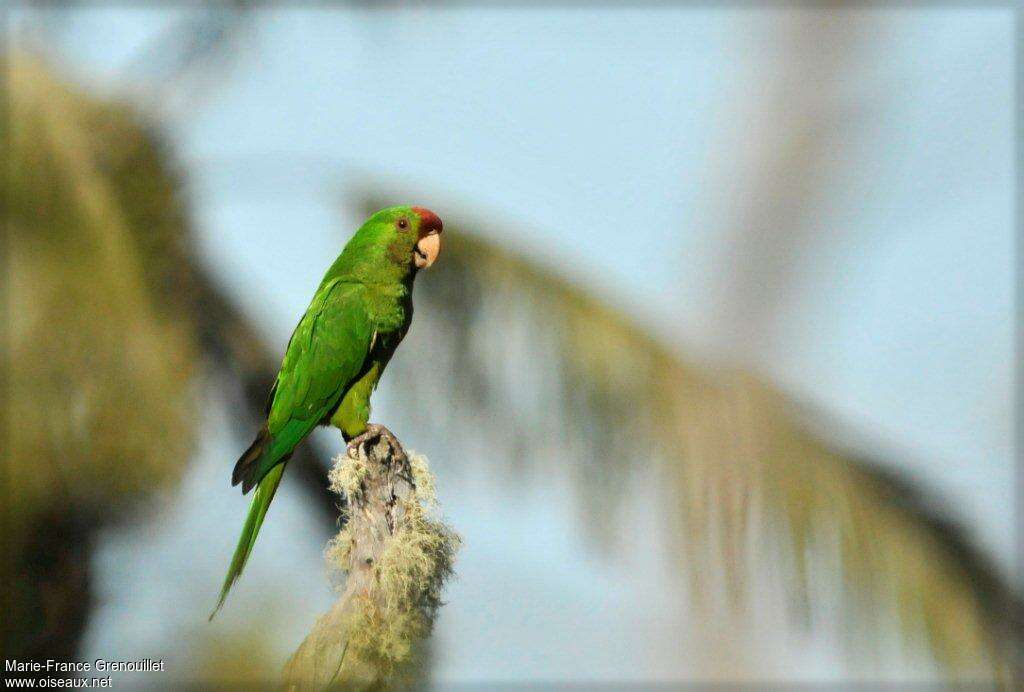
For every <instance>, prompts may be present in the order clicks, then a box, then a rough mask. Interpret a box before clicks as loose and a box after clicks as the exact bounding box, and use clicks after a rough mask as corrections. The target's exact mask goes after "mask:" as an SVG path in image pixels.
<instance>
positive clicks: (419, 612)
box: [285, 455, 461, 688]
mask: <svg viewBox="0 0 1024 692" xmlns="http://www.w3.org/2000/svg"><path fill="white" fill-rule="evenodd" d="M368 463H373V462H368V461H367V460H366V459H364V458H362V457H359V458H353V457H351V456H342V457H339V458H338V460H337V462H336V464H335V467H334V469H333V470H332V471H331V474H330V479H331V488H332V489H333V490H335V491H336V492H339V493H343V494H344V495H345V497H346V498H347V499H348V502H349V508H350V509H352V510H353V511H355V512H358V514H357V515H356V517H355V518H354V519H353V521H355V522H363V521H371V520H369V519H367V517H369V516H371V515H372V516H376V517H378V518H380V517H383V516H384V514H385V513H386V514H387V516H390V517H392V518H394V520H395V523H394V525H393V526H391V525H389V529H390V531H387V530H385V529H382V528H381V524H376V525H374V526H375V527H376V528H377V529H380V530H382V531H384V532H385V533H387V534H388V535H387V536H386V537H385V538H384V540H383V542H382V544H381V543H376V540H377V539H376V538H375V536H376V535H377V534H376V533H374V532H370V533H367V530H366V527H367V526H368V525H370V524H363V525H362V528H355V529H353V525H352V523H353V521H350V522H349V523H348V524H346V526H345V527H343V528H342V529H341V531H339V532H338V535H337V536H335V537H334V538H333V539H332V540H331V541H330V543H328V546H327V549H326V551H325V557H326V560H327V562H328V564H329V566H330V567H331V569H332V570H333V571H335V572H337V573H341V574H344V575H346V576H347V579H346V582H345V584H344V587H343V589H342V594H341V596H340V598H339V600H338V602H337V603H336V604H335V606H334V607H333V608H332V610H331V611H330V612H329V613H328V614H327V615H325V616H323V617H322V618H321V619H320V620H319V621H318V622H317V624H316V626H315V627H314V629H313V631H312V632H311V633H310V635H309V636H308V637H307V638H306V641H305V642H303V644H302V646H301V647H300V648H299V650H298V651H297V652H296V654H295V656H293V658H292V660H291V661H290V662H289V664H288V667H287V668H286V671H285V675H286V678H287V679H288V682H289V686H291V687H293V688H294V687H301V688H305V687H323V686H325V685H344V686H346V687H366V686H379V685H381V684H394V683H398V682H409V681H410V677H411V674H412V673H413V671H415V670H416V665H415V664H416V663H417V662H418V658H419V656H418V653H419V652H420V651H421V650H422V643H423V642H424V640H425V638H426V637H427V636H428V635H429V634H430V631H431V629H432V627H433V623H434V619H435V617H436V615H437V610H438V608H439V607H440V606H441V605H442V601H441V590H442V587H443V585H444V583H445V581H446V580H447V579H448V578H449V577H450V576H451V575H452V564H453V561H454V558H455V553H456V551H457V550H458V548H459V545H460V543H461V540H460V539H459V537H458V536H457V535H456V534H455V532H454V531H452V529H451V528H449V527H448V526H447V525H445V524H444V523H443V522H442V521H441V520H440V519H439V518H437V517H436V516H432V515H433V513H434V512H436V508H437V502H436V495H435V491H434V487H435V486H434V478H433V475H432V474H431V473H430V469H429V466H428V463H427V460H426V458H425V457H423V456H421V455H410V457H409V464H410V468H409V471H411V477H412V479H413V486H412V489H411V491H409V492H405V490H408V489H409V485H408V476H407V475H404V474H402V475H401V478H400V479H397V480H395V479H391V480H389V481H387V482H385V485H384V487H385V488H387V489H388V491H395V495H392V496H391V497H392V500H393V501H394V504H393V505H391V506H389V507H388V508H385V507H384V506H383V505H384V504H386V502H384V501H377V504H374V501H373V500H372V499H371V498H372V497H375V496H376V493H377V491H373V492H372V493H368V492H367V484H368V483H369V484H370V485H371V486H372V485H373V482H374V480H373V478H370V474H371V473H373V470H372V469H370V468H369V466H368ZM380 482H381V481H380V479H379V478H378V479H377V483H378V484H379V483H380ZM403 483H404V484H405V485H402V484H403ZM398 486H400V487H398ZM378 487H379V486H378ZM396 487H398V489H397V490H396ZM385 494H387V493H385ZM396 496H398V499H395V497H396ZM357 498H358V499H357ZM381 521H383V520H381ZM371 524H372V522H371ZM357 536H363V537H367V536H374V537H370V538H366V540H368V541H369V542H370V543H372V544H373V545H374V546H375V547H374V548H373V550H371V551H370V552H371V553H373V556H374V558H375V560H367V561H366V562H365V563H363V562H361V561H362V560H364V559H365V558H366V556H367V555H368V552H367V546H364V545H357V543H356V541H357ZM356 563H360V564H359V565H358V567H359V569H357V564H356Z"/></svg>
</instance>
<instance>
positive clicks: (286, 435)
mask: <svg viewBox="0 0 1024 692" xmlns="http://www.w3.org/2000/svg"><path fill="white" fill-rule="evenodd" d="M441 230H442V223H441V219H439V218H438V217H437V215H436V214H434V212H432V211H430V210H428V209H424V208H422V207H390V208H388V209H382V210H381V211H378V212H377V213H376V214H374V215H373V216H371V217H370V218H369V219H368V220H367V221H366V223H364V224H363V225H362V227H361V228H360V229H359V230H358V231H356V234H355V235H354V236H352V238H351V240H349V242H348V244H347V245H345V249H344V250H342V253H341V255H339V257H338V259H337V260H336V261H335V262H334V264H332V265H331V267H330V269H328V270H327V273H326V274H325V275H324V278H323V281H321V282H320V287H319V288H317V290H316V294H315V295H314V296H313V300H312V302H311V303H310V304H309V308H307V310H306V314H305V315H303V316H302V319H301V320H300V321H299V324H298V326H297V327H296V328H295V332H294V333H293V334H292V337H291V340H290V341H289V342H288V348H287V350H286V351H285V356H284V361H283V362H282V363H281V370H280V372H279V373H278V375H277V380H276V381H275V382H274V385H273V387H271V389H270V397H269V399H268V401H267V421H266V423H265V424H264V425H263V427H262V428H261V429H260V431H259V432H258V433H257V435H256V439H255V440H254V441H253V443H252V445H250V446H249V448H248V449H247V450H246V451H245V453H244V454H242V456H241V457H240V458H239V459H238V462H237V463H236V464H235V469H234V472H233V473H232V474H231V483H232V485H239V484H241V486H242V492H243V493H248V492H249V491H250V490H252V489H253V488H256V492H255V493H253V498H252V504H251V505H250V507H249V514H248V516H247V517H246V520H245V525H244V526H243V528H242V535H241V537H240V538H239V540H238V547H237V548H235V553H234V556H233V557H232V558H231V565H230V567H229V568H228V574H227V577H226V578H225V580H224V586H223V587H222V588H221V592H220V598H219V600H218V602H217V606H216V608H214V610H213V613H211V614H210V618H211V619H212V618H213V615H214V614H216V612H217V611H218V610H219V609H220V607H221V606H222V605H223V604H224V599H225V598H226V597H227V595H228V591H229V590H230V589H231V586H232V585H233V584H234V583H235V581H236V580H237V579H238V577H239V576H240V575H241V573H242V569H243V568H244V567H245V563H246V560H247V559H248V558H249V554H250V553H251V552H252V548H253V544H254V543H255V542H256V535H257V534H258V533H259V530H260V526H261V525H262V524H263V519H264V517H266V514H267V508H268V507H269V506H270V502H271V500H273V499H274V493H275V491H276V490H277V486H278V484H279V483H280V482H281V475H282V474H283V473H284V467H285V465H286V464H287V462H288V459H289V458H290V457H291V454H292V450H294V449H295V446H296V445H298V444H299V442H301V441H302V440H303V439H304V438H305V437H306V436H307V435H309V433H310V432H312V431H313V428H315V427H316V426H317V425H328V424H329V425H333V426H335V427H336V428H338V429H340V430H341V434H342V435H343V436H344V438H345V440H346V441H349V442H351V441H352V440H353V439H354V438H356V437H357V436H359V435H361V434H362V433H364V432H365V431H366V428H367V423H368V421H369V418H370V394H371V393H372V392H373V390H374V389H375V388H376V386H377V382H378V380H379V379H380V376H381V373H383V372H384V368H385V367H386V366H387V364H388V361H389V360H390V359H391V356H392V355H393V354H394V352H395V349H396V348H397V347H398V344H399V343H400V342H401V341H402V337H404V336H405V333H406V331H407V330H408V329H409V323H410V321H411V320H412V285H413V280H414V279H415V278H416V273H417V272H418V271H419V270H420V269H426V268H427V267H429V266H430V265H432V264H433V263H434V261H435V260H436V259H437V256H438V254H439V253H440V251H441Z"/></svg>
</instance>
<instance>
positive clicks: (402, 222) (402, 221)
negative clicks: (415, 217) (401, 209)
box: [398, 217, 409, 230]
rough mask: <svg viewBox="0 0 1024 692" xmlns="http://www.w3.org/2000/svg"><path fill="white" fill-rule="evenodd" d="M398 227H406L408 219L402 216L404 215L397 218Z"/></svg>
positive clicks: (403, 228)
mask: <svg viewBox="0 0 1024 692" xmlns="http://www.w3.org/2000/svg"><path fill="white" fill-rule="evenodd" d="M398 227H399V228H401V229H402V230H405V229H406V228H408V227H409V220H408V219H406V218H404V217H403V218H401V219H399V220H398Z"/></svg>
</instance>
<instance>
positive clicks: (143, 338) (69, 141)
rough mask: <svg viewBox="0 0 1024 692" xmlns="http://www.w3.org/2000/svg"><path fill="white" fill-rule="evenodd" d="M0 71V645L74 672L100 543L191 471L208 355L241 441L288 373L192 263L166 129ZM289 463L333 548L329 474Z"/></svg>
mask: <svg viewBox="0 0 1024 692" xmlns="http://www.w3.org/2000/svg"><path fill="white" fill-rule="evenodd" d="M4 69H5V74H6V75H7V77H8V78H7V82H6V84H5V88H6V90H7V94H8V99H6V100H5V103H4V105H5V107H6V108H8V109H9V112H8V113H5V116H6V117H5V118H4V122H5V124H7V126H8V130H7V131H6V132H4V138H5V142H6V143H7V144H8V146H6V147H5V148H4V152H5V154H6V156H7V159H6V160H5V171H6V178H5V180H4V185H3V192H4V221H5V227H6V230H7V238H8V240H7V247H6V249H7V251H8V257H9V263H8V266H9V271H8V275H7V281H8V283H7V288H8V299H9V301H10V302H9V305H10V308H11V309H10V311H9V312H8V314H9V318H8V324H9V331H8V338H7V341H6V343H5V344H4V346H5V352H4V356H5V358H7V359H9V360H8V362H9V363H10V365H11V367H10V368H9V369H8V372H9V377H8V379H7V381H6V382H5V385H6V389H5V396H6V401H5V407H4V414H5V415H6V416H7V430H8V443H9V448H8V450H7V452H8V453H7V455H6V458H5V466H6V468H5V471H6V472H7V473H6V478H8V479H10V480H9V482H10V484H11V486H12V487H11V490H12V492H10V493H8V497H7V501H6V503H5V506H4V514H5V517H4V519H5V521H4V527H3V528H4V538H5V540H6V541H7V542H6V545H7V548H8V553H7V560H6V561H5V568H6V569H8V570H10V575H9V576H10V578H9V579H6V580H5V582H6V583H8V584H10V585H11V588H9V589H6V590H5V591H4V596H5V598H7V599H9V601H5V608H4V613H5V619H4V620H5V643H6V644H8V649H9V650H10V651H11V652H12V653H14V652H20V653H21V654H22V655H24V656H28V657H31V656H35V657H36V658H40V657H42V658H46V657H56V658H67V659H70V658H73V657H74V654H75V647H76V646H77V641H78V638H79V637H80V636H81V633H82V630H83V628H84V624H85V622H86V618H87V616H88V613H89V610H90V608H91V607H92V605H93V604H92V603H91V601H90V598H89V593H90V588H89V587H90V581H89V565H90V557H89V555H90V552H91V550H92V549H93V546H94V543H95V533H96V531H97V530H98V529H99V528H101V527H103V526H106V525H109V524H110V523H112V522H116V521H123V520H124V519H126V518H127V517H128V516H130V514H129V512H130V511H132V510H136V509H139V508H141V507H144V506H145V500H147V499H151V498H152V497H153V495H154V494H155V493H156V492H158V491H160V490H162V489H167V488H170V487H172V486H173V485H174V484H176V483H177V481H178V480H179V479H180V478H181V477H182V474H183V473H184V471H185V469H186V468H187V467H188V464H189V463H190V461H191V447H192V441H193V437H194V435H195V431H196V428H197V425H198V424H199V422H200V421H199V418H200V416H198V415H196V413H195V412H196V411H197V410H199V406H198V404H199V397H198V396H196V395H197V391H196V387H195V386H194V382H193V381H192V376H193V374H195V372H196V370H197V365H198V364H201V363H202V362H203V361H202V359H201V356H206V358H207V362H208V363H210V364H212V365H213V366H214V367H215V368H216V369H217V372H218V373H220V374H223V375H225V376H226V377H227V378H228V380H229V381H231V382H232V383H233V384H234V385H235V386H234V387H229V388H228V393H229V394H233V395H234V396H235V399H236V406H235V407H234V409H233V410H234V412H235V418H236V423H237V424H238V425H239V428H244V434H245V435H249V434H251V431H252V428H253V427H254V423H255V419H256V418H257V417H258V416H260V415H261V414H262V410H263V404H264V401H265V399H266V394H267V390H268V389H269V386H270V383H271V382H272V381H273V378H274V374H275V373H276V371H277V365H278V362H279V361H278V358H277V357H276V356H274V355H273V354H272V352H271V350H270V349H269V348H268V347H267V346H266V344H265V342H264V341H263V339H262V338H261V337H260V335H259V333H258V331H257V330H256V329H255V328H254V327H253V326H252V324H251V323H250V322H249V320H248V319H247V318H246V317H245V316H244V315H242V313H241V312H240V311H239V310H238V309H237V307H236V306H235V305H234V304H233V303H232V301H231V300H230V299H228V298H227V297H226V296H225V295H224V293H223V291H221V290H220V287H219V286H218V285H217V284H216V282H214V281H213V280H212V279H211V278H210V277H209V275H208V273H207V272H206V271H205V268H204V267H203V266H202V265H201V264H200V263H199V262H198V261H197V259H196V256H195V254H194V253H193V250H192V229H191V226H190V224H189V221H188V218H187V208H186V205H185V202H184V195H183V192H182V189H181V188H182V184H181V179H180V178H181V176H180V175H179V172H178V171H177V170H176V169H175V168H174V167H173V164H172V162H173V156H172V153H171V151H170V149H169V147H168V146H167V145H166V143H165V141H164V139H163V138H162V137H161V136H160V134H159V132H157V131H156V130H155V129H154V128H152V127H151V126H148V125H147V124H146V121H145V119H144V118H141V117H140V116H139V115H138V114H137V113H136V112H135V111H134V110H133V109H131V108H129V107H127V106H124V105H119V104H116V103H112V102H109V101H102V100H98V99H95V98H92V97H90V96H88V95H86V94H83V93H80V92H78V91H76V90H75V89H74V88H73V87H72V86H71V85H69V84H67V83H64V82H62V81H60V80H59V79H58V78H56V77H55V76H54V74H53V73H52V72H51V70H50V69H49V68H48V66H46V65H44V64H42V63H41V62H39V61H37V60H35V59H33V58H30V57H27V56H24V55H14V56H12V57H11V58H10V60H9V62H8V63H7V64H5V65H4ZM296 459H297V461H298V463H296V464H294V465H293V466H294V467H295V473H293V474H292V476H293V477H295V478H297V479H298V480H300V481H302V482H303V487H304V489H305V490H306V491H307V494H308V495H309V496H310V497H311V498H312V499H313V501H314V502H313V506H314V507H318V508H319V509H320V513H321V516H322V517H323V520H324V521H323V527H324V536H325V538H326V536H327V535H329V531H330V530H331V529H332V528H333V527H334V522H335V517H336V516H337V511H336V508H335V498H334V496H333V495H332V494H331V493H330V492H329V491H328V490H327V483H326V469H327V462H326V460H325V459H323V458H321V457H319V456H318V455H317V454H316V453H315V451H314V450H312V449H311V448H310V447H303V448H302V449H301V450H299V453H298V454H297V455H296ZM232 461H233V460H232V459H225V461H224V463H225V473H226V474H227V472H228V471H229V470H230V464H231V462H232ZM227 480H228V476H227V475H225V492H228V490H229V488H228V482H227ZM15 489H16V492H13V491H14V490H15Z"/></svg>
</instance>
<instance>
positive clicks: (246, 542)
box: [210, 463, 287, 620]
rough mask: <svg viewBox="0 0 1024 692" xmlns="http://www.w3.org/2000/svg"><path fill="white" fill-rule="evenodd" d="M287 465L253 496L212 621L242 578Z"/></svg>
mask: <svg viewBox="0 0 1024 692" xmlns="http://www.w3.org/2000/svg"><path fill="white" fill-rule="evenodd" d="M286 465H287V464H285V463H280V464H278V465H277V466H275V467H274V468H272V469H270V471H268V472H267V475H265V476H264V477H263V479H262V480H261V481H260V482H259V484H258V485H257V486H256V492H254V493H253V495H252V504H251V505H249V516H247V517H246V518H245V525H244V526H243V527H242V535H241V536H239V538H238V546H237V547H236V548H235V554H234V556H233V557H232V558H231V566H230V567H228V575H227V577H225V578H224V586H222V587H221V590H220V598H219V599H218V600H217V607H216V608H214V609H213V612H212V613H210V619H211V620H212V619H213V616H214V615H216V614H217V611H218V610H220V607H221V606H222V605H224V599H226V598H227V597H228V591H230V590H231V586H232V585H233V584H234V583H235V581H236V580H237V579H238V577H240V576H241V574H242V570H243V569H245V563H246V561H247V560H248V559H249V553H251V552H252V547H253V545H254V544H255V543H256V536H257V535H258V534H259V532H260V527H261V526H263V518H264V517H265V516H267V509H268V508H269V507H270V503H271V501H272V500H273V499H274V493H276V492H277V486H278V485H279V484H280V483H281V474H283V473H284V467H285V466H286Z"/></svg>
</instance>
